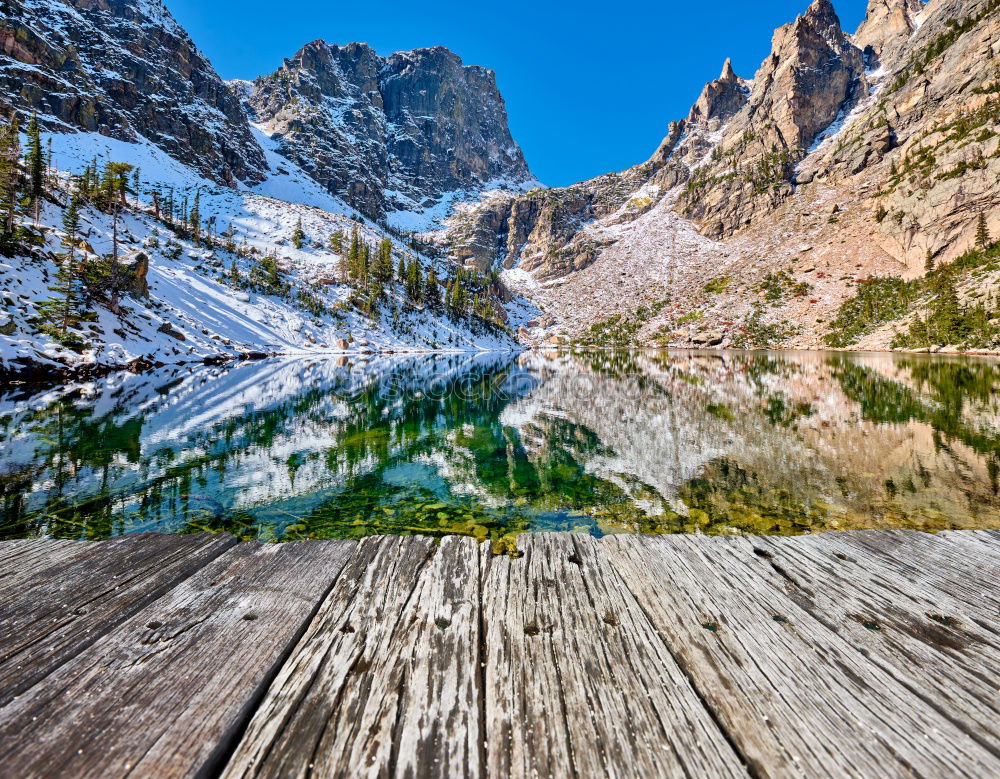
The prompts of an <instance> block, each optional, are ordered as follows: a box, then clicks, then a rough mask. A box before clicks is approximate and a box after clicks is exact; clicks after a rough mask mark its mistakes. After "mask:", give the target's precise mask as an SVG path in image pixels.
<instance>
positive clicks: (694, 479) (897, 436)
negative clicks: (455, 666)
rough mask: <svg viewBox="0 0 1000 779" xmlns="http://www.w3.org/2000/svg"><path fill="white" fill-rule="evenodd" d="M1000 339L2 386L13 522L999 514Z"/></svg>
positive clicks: (459, 521)
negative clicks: (924, 347) (949, 350)
mask: <svg viewBox="0 0 1000 779" xmlns="http://www.w3.org/2000/svg"><path fill="white" fill-rule="evenodd" d="M998 396H1000V362H997V361H995V360H991V359H985V358H973V357H944V356H932V355H898V354H848V353H824V352H782V353H765V352H712V353H709V352H670V351H618V352H592V353H572V352H541V353H540V352H528V353H522V354H447V355H445V354H441V355H409V356H401V355H383V356H372V357H369V358H367V359H364V360H358V361H352V360H348V359H344V358H332V359H329V360H323V359H289V360H270V361H266V362H260V363H247V364H243V365H234V366H229V367H219V366H197V367H188V366H175V367H173V368H169V369H162V370H159V371H154V372H152V373H147V374H141V375H134V374H120V375H116V376H113V377H109V378H108V379H105V380H102V381H97V382H91V383H87V384H81V385H74V386H66V387H56V388H31V387H26V386H19V387H9V388H2V387H0V501H2V504H0V538H4V539H11V538H25V537H37V536H51V537H59V538H76V539H102V538H108V537H112V536H117V535H122V534H126V533H138V532H162V533H194V532H203V531H210V532H228V533H232V534H233V535H235V536H237V537H238V538H241V539H257V540H262V541H290V540H300V539H338V538H360V537H363V536H368V535H382V534H424V535H431V536H442V535H448V534H461V535H468V536H472V537H474V538H476V539H479V540H483V541H487V540H488V541H491V542H492V543H493V546H494V549H495V550H496V551H498V552H499V551H511V550H513V549H514V548H515V545H516V544H515V539H516V537H517V535H518V534H520V533H524V532H539V531H557V530H559V531H572V532H580V533H589V534H593V535H603V534H607V533H644V534H659V533H704V534H753V535H766V534H780V535H789V534H802V533H815V532H823V531H830V530H844V529H859V528H911V529H917V530H925V531H937V530H942V529H952V528H998V527H1000V496H998V489H1000V486H998V481H1000V479H998V474H1000V404H998Z"/></svg>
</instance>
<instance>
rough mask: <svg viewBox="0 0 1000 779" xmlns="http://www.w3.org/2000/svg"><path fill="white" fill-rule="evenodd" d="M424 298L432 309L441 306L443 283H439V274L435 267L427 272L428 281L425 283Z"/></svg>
mask: <svg viewBox="0 0 1000 779" xmlns="http://www.w3.org/2000/svg"><path fill="white" fill-rule="evenodd" d="M423 286H424V288H423V297H424V299H425V300H426V301H427V304H428V305H429V306H430V307H431V308H437V307H438V306H439V305H441V282H439V281H438V277H437V272H436V271H435V270H434V266H433V265H432V266H431V267H430V270H428V271H427V280H426V281H425V282H424V285H423Z"/></svg>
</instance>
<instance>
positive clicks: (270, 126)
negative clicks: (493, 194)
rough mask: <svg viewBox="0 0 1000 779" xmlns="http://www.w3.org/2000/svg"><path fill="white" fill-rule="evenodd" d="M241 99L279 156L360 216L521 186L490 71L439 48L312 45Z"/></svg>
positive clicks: (518, 159)
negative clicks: (383, 50) (382, 51)
mask: <svg viewBox="0 0 1000 779" xmlns="http://www.w3.org/2000/svg"><path fill="white" fill-rule="evenodd" d="M247 103H248V105H249V107H250V110H251V111H252V113H253V116H254V118H255V120H256V121H257V122H259V123H260V124H261V126H262V127H263V129H264V130H265V131H266V132H267V133H268V134H270V135H272V136H273V137H275V138H277V139H279V141H280V148H281V151H282V152H283V153H284V154H286V155H287V156H289V157H291V158H292V159H294V160H295V161H296V162H298V163H299V165H301V166H302V167H303V168H305V169H306V170H307V171H308V172H309V173H310V174H311V175H312V176H313V177H314V178H315V179H316V180H317V181H318V182H320V183H321V184H322V185H323V186H324V187H325V188H326V189H327V190H329V191H330V192H331V193H333V194H336V195H339V196H341V197H343V198H344V199H345V200H346V201H347V202H348V203H350V204H351V205H353V206H355V207H356V208H358V209H359V210H361V211H363V212H364V213H366V214H368V215H369V216H372V217H376V218H378V217H383V216H385V215H386V214H387V213H390V212H393V211H421V210H423V209H426V208H428V207H429V206H432V205H434V204H435V203H436V202H437V201H438V200H439V199H440V198H441V197H442V196H444V195H446V194H448V193H452V192H461V193H464V194H465V196H474V195H475V194H477V193H478V192H480V191H482V190H483V189H485V188H487V187H508V188H517V187H521V186H523V185H525V184H528V183H530V182H532V181H533V177H532V176H531V173H530V172H529V170H528V167H527V165H526V163H525V161H524V155H523V154H522V153H521V150H520V148H519V147H518V146H517V144H516V143H514V140H513V139H512V138H511V135H510V130H509V129H508V127H507V111H506V107H505V105H504V101H503V98H502V97H501V96H500V92H499V91H498V89H497V85H496V77H495V76H494V74H493V72H492V71H489V70H486V69H484V68H481V67H478V66H464V65H463V64H462V61H461V59H459V58H458V56H456V55H455V54H453V53H452V52H450V51H448V50H447V49H444V48H441V47H436V48H433V49H417V50H416V51H410V52H401V53H397V54H393V55H392V56H390V57H387V58H385V57H380V56H379V55H378V54H376V52H375V51H374V50H372V49H371V48H370V47H369V46H367V45H365V44H358V43H352V44H349V45H347V46H336V45H330V44H327V43H324V42H323V41H315V42H313V43H310V44H308V45H307V46H305V47H303V48H302V49H301V50H300V51H299V52H298V53H297V54H296V55H295V56H294V57H293V58H291V59H290V60H286V61H285V63H284V64H283V65H282V67H281V68H280V69H279V70H278V71H277V72H275V73H273V74H272V75H270V76H266V77H264V78H261V79H258V80H257V81H255V82H254V83H253V86H252V88H251V90H250V93H249V95H248V97H247Z"/></svg>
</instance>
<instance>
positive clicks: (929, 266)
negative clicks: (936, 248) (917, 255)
mask: <svg viewBox="0 0 1000 779" xmlns="http://www.w3.org/2000/svg"><path fill="white" fill-rule="evenodd" d="M924 270H925V271H926V272H927V273H930V272H931V271H932V270H934V253H933V252H932V251H931V250H930V249H928V250H927V257H926V259H925V260H924Z"/></svg>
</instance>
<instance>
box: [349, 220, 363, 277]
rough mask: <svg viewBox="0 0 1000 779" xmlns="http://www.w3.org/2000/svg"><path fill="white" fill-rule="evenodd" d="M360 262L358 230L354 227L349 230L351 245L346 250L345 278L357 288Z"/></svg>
mask: <svg viewBox="0 0 1000 779" xmlns="http://www.w3.org/2000/svg"><path fill="white" fill-rule="evenodd" d="M360 262H361V240H360V238H359V237H358V228H357V225H355V226H354V227H353V228H352V229H351V245H350V248H349V249H348V250H347V278H348V280H349V281H350V282H351V283H352V284H354V285H355V286H357V285H358V284H360V282H361V273H360V269H359V263H360Z"/></svg>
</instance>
